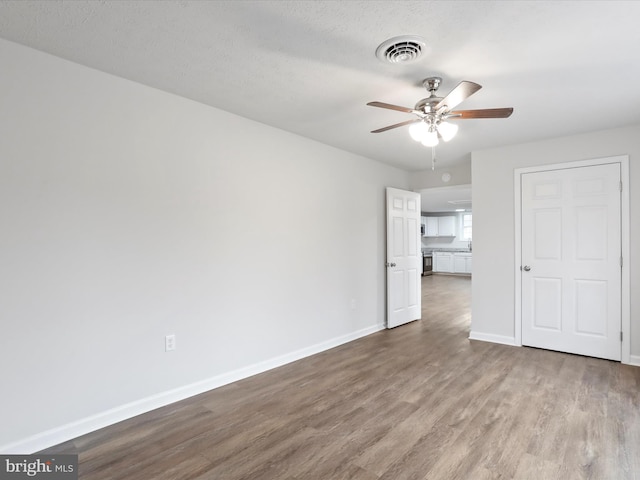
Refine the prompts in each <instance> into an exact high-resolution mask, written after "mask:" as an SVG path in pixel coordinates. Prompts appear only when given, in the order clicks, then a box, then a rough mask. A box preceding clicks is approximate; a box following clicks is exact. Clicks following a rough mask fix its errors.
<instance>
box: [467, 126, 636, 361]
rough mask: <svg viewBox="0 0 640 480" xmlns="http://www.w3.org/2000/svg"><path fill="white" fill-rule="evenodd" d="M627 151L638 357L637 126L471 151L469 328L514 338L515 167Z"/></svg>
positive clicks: (494, 337) (501, 338)
mask: <svg viewBox="0 0 640 480" xmlns="http://www.w3.org/2000/svg"><path fill="white" fill-rule="evenodd" d="M615 155H629V163H630V166H629V175H630V182H629V183H630V184H629V185H627V186H626V188H629V192H630V214H631V218H630V245H631V258H629V259H626V260H625V261H628V262H629V265H630V275H631V355H632V362H635V363H638V362H640V297H639V296H638V295H634V292H637V291H638V286H639V285H640V256H638V255H636V254H635V252H636V251H637V249H636V248H635V246H637V245H638V242H640V209H638V206H639V205H640V188H638V185H640V168H638V165H637V162H638V159H639V158H640V126H629V127H625V128H617V129H613V130H606V131H599V132H593V133H589V134H585V135H576V136H572V137H564V138H557V139H551V140H546V141H541V142H535V143H528V144H523V145H513V146H509V147H504V148H496V149H491V150H484V151H478V152H474V153H473V155H472V175H473V193H472V201H473V254H474V255H473V280H472V285H473V300H472V327H471V329H472V333H473V334H475V335H476V336H481V337H484V338H486V339H492V340H494V341H504V342H506V343H509V341H513V338H514V335H515V332H514V315H515V312H514V310H515V291H514V289H515V280H514V272H515V267H516V265H515V244H514V242H515V237H514V230H515V227H514V223H515V221H514V170H515V169H516V168H522V167H530V166H536V165H545V164H553V163H562V162H569V161H577V160H587V159H593V158H603V157H610V156H615Z"/></svg>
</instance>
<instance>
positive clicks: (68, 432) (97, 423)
mask: <svg viewBox="0 0 640 480" xmlns="http://www.w3.org/2000/svg"><path fill="white" fill-rule="evenodd" d="M380 330H384V325H375V326H373V327H368V328H364V329H362V330H358V331H356V332H352V333H349V334H347V335H342V336H340V337H336V338H333V339H330V340H327V341H324V342H320V343H317V344H315V345H312V346H310V347H306V348H303V349H300V350H296V351H294V352H290V353H287V354H285V355H280V356H278V357H275V358H272V359H269V360H265V361H263V362H259V363H256V364H253V365H249V366H247V367H243V368H239V369H237V370H233V371H231V372H227V373H223V374H221V375H216V376H215V377H211V378H208V379H205V380H202V381H200V382H196V383H192V384H189V385H184V386H182V387H178V388H175V389H173V390H168V391H166V392H161V393H158V394H156V395H152V396H150V397H146V398H142V399H140V400H136V401H135V402H130V403H127V404H125V405H121V406H119V407H116V408H112V409H110V410H107V411H105V412H100V413H98V414H96V415H92V416H90V417H86V418H82V419H79V420H77V421H75V422H71V423H68V424H65V425H61V426H59V427H56V428H53V429H51V430H47V431H45V432H42V433H38V434H36V435H33V436H31V437H28V438H25V439H22V440H18V441H16V442H14V443H10V444H8V445H3V446H0V452H1V453H2V454H7V455H9V454H23V455H25V454H30V453H34V452H38V451H40V450H44V449H45V448H48V447H51V446H53V445H57V444H59V443H63V442H66V441H68V440H72V439H74V438H76V437H79V436H81V435H85V434H87V433H90V432H93V431H95V430H98V429H100V428H104V427H107V426H109V425H113V424H114V423H118V422H121V421H123V420H127V419H129V418H132V417H135V416H136V415H140V414H143V413H146V412H150V411H151V410H155V409H156V408H160V407H164V406H166V405H169V404H171V403H175V402H178V401H180V400H184V399H185V398H189V397H192V396H194V395H199V394H201V393H204V392H207V391H209V390H213V389H214V388H218V387H221V386H223V385H228V384H229V383H233V382H237V381H238V380H242V379H244V378H248V377H251V376H253V375H257V374H259V373H263V372H266V371H267V370H271V369H273V368H276V367H280V366H282V365H286V364H287V363H291V362H294V361H296V360H300V359H302V358H305V357H309V356H311V355H315V354H316V353H320V352H324V351H325V350H329V349H331V348H333V347H337V346H339V345H342V344H345V343H348V342H351V341H353V340H356V339H358V338H361V337H365V336H367V335H370V334H372V333H375V332H378V331H380Z"/></svg>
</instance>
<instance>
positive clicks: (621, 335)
mask: <svg viewBox="0 0 640 480" xmlns="http://www.w3.org/2000/svg"><path fill="white" fill-rule="evenodd" d="M620 341H622V332H620Z"/></svg>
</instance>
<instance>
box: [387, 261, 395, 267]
mask: <svg viewBox="0 0 640 480" xmlns="http://www.w3.org/2000/svg"><path fill="white" fill-rule="evenodd" d="M395 266H396V264H395V263H389V262H387V267H395Z"/></svg>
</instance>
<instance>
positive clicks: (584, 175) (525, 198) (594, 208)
mask: <svg viewBox="0 0 640 480" xmlns="http://www.w3.org/2000/svg"><path fill="white" fill-rule="evenodd" d="M521 180H522V185H521V192H522V217H521V218H522V234H521V238H522V266H521V276H522V280H521V285H522V344H523V345H529V346H533V347H540V348H546V349H550V350H557V351H562V352H569V353H577V354H581V355H588V356H593V357H600V358H607V359H611V360H620V356H621V343H620V331H621V267H620V257H621V228H620V222H621V220H620V209H621V206H620V165H619V164H607V165H594V166H586V167H580V168H567V169H563V170H553V171H544V172H533V173H526V174H523V175H522V177H521Z"/></svg>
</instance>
